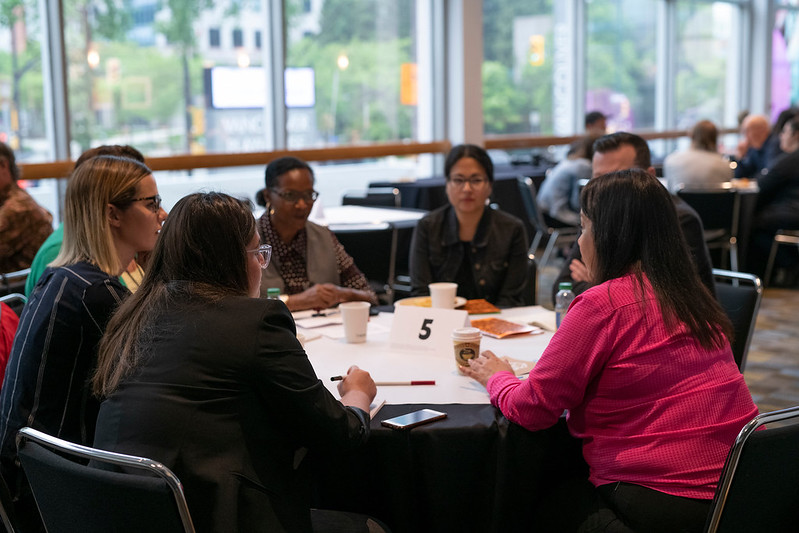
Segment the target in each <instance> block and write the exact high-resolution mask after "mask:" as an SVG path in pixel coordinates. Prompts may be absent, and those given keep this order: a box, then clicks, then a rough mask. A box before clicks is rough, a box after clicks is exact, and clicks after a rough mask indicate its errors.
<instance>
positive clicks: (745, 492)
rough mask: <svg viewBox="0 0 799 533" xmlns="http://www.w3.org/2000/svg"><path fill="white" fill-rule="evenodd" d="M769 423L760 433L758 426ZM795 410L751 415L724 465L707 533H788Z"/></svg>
mask: <svg viewBox="0 0 799 533" xmlns="http://www.w3.org/2000/svg"><path fill="white" fill-rule="evenodd" d="M767 424H768V425H772V424H773V427H770V426H769V427H767V428H766V429H760V430H758V429H759V428H761V427H762V426H764V425H767ZM797 449H799V407H792V408H790V409H783V410H781V411H774V412H771V413H764V414H761V415H758V416H756V417H755V418H754V419H753V420H752V421H751V422H749V423H748V424H747V425H746V426H744V428H743V429H742V430H741V432H740V434H739V435H738V437H737V438H736V440H735V443H734V444H733V446H732V448H731V449H730V453H729V455H728V456H727V460H726V462H725V464H724V470H723V471H722V474H721V478H720V480H719V484H718V487H717V489H716V494H715V497H714V498H713V505H712V507H711V512H710V514H709V516H708V520H707V523H706V528H705V530H706V531H707V532H708V533H739V532H740V533H743V532H752V531H768V532H769V533H782V532H786V533H787V532H794V531H796V530H797V523H799V461H797V460H796V450H797Z"/></svg>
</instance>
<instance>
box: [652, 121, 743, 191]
mask: <svg viewBox="0 0 799 533" xmlns="http://www.w3.org/2000/svg"><path fill="white" fill-rule="evenodd" d="M690 136H691V147H690V148H689V149H688V150H685V151H682V152H674V153H671V154H669V155H668V156H666V159H665V160H664V161H663V177H664V178H666V187H667V188H668V189H669V192H671V193H672V194H676V193H677V191H678V190H680V188H681V187H682V186H685V187H708V186H710V187H712V186H715V185H719V184H721V183H725V182H728V181H730V180H731V179H732V178H733V171H732V169H731V168H730V164H729V163H728V162H727V160H726V159H724V158H723V157H722V156H721V155H720V154H719V152H718V130H717V129H716V125H715V124H713V123H712V122H711V121H709V120H700V121H699V122H697V123H696V124H694V127H693V128H691V131H690Z"/></svg>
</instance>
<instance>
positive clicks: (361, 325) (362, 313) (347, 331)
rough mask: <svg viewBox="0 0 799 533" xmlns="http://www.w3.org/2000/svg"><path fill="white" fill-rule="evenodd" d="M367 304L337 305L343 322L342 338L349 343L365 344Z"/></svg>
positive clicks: (347, 303) (367, 315)
mask: <svg viewBox="0 0 799 533" xmlns="http://www.w3.org/2000/svg"><path fill="white" fill-rule="evenodd" d="M370 305H371V304H369V302H344V303H341V304H339V306H338V309H339V311H341V319H342V321H343V322H344V336H345V337H346V339H347V342H349V343H358V342H366V324H367V323H368V322H369V307H370Z"/></svg>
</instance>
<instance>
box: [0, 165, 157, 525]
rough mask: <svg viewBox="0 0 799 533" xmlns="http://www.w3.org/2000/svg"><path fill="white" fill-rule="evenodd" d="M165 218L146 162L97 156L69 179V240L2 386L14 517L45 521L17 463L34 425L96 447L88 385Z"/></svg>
mask: <svg viewBox="0 0 799 533" xmlns="http://www.w3.org/2000/svg"><path fill="white" fill-rule="evenodd" d="M165 217H166V213H164V211H163V209H161V208H160V205H159V196H158V187H157V186H156V183H155V179H154V178H153V175H152V172H151V171H150V169H149V168H147V167H146V166H145V165H144V164H142V163H139V162H138V161H134V160H132V159H127V158H121V157H116V156H107V155H104V156H97V157H94V158H92V159H91V160H89V161H87V162H86V163H84V164H83V165H81V166H79V167H78V168H77V169H75V171H74V172H73V173H72V176H71V177H70V179H69V182H68V183H67V190H66V195H65V201H64V242H63V245H62V246H61V251H60V252H59V254H58V256H57V257H56V258H55V260H53V262H52V263H51V264H50V267H49V268H47V269H46V270H45V271H44V274H42V278H41V280H40V281H39V283H38V284H37V285H36V288H35V289H34V290H33V293H32V294H31V297H30V299H29V300H28V302H27V304H25V307H24V308H23V310H22V315H21V317H20V322H19V327H18V329H17V335H16V337H15V338H14V344H13V347H12V350H11V357H10V358H9V360H8V366H7V367H6V374H5V378H4V380H3V386H2V390H0V473H1V474H2V477H3V479H4V480H5V482H6V484H7V485H8V487H9V489H10V490H11V492H12V496H14V497H15V498H16V499H17V502H18V505H17V509H16V510H17V511H18V512H17V513H16V514H17V516H18V517H24V518H25V519H27V520H29V521H32V523H36V522H38V521H39V517H38V512H37V511H36V507H35V503H34V501H33V497H32V496H31V494H30V492H29V491H30V489H29V488H28V487H27V483H26V481H25V478H24V474H23V472H22V470H21V469H20V467H19V463H18V462H17V458H16V455H17V454H16V440H15V439H16V435H17V431H18V430H19V429H20V428H22V427H25V426H30V427H32V428H34V429H38V430H40V431H43V432H45V433H48V434H50V435H54V436H56V437H59V438H62V439H66V440H68V441H71V442H75V443H78V444H85V445H88V446H91V444H92V440H93V438H94V427H95V422H96V419H97V412H98V410H99V407H100V402H99V401H98V400H97V399H96V398H94V396H93V395H92V393H91V389H90V387H89V385H88V379H89V377H90V373H91V372H92V370H93V369H94V367H95V364H96V357H97V345H98V344H99V342H100V337H101V336H102V334H103V331H104V329H105V325H106V323H107V322H108V319H109V318H110V316H111V313H112V312H113V311H114V310H115V309H116V307H117V306H118V305H119V303H120V302H122V301H123V300H124V299H125V298H126V297H127V296H128V295H129V294H130V292H129V291H128V290H127V289H126V288H125V287H123V286H122V285H121V284H120V282H119V275H120V274H121V273H122V271H123V269H124V267H125V265H128V264H129V263H130V262H131V261H132V260H133V257H134V256H135V255H136V252H138V251H141V250H152V248H153V246H155V242H156V240H157V239H158V232H159V231H160V230H161V224H162V223H163V221H164V218H165Z"/></svg>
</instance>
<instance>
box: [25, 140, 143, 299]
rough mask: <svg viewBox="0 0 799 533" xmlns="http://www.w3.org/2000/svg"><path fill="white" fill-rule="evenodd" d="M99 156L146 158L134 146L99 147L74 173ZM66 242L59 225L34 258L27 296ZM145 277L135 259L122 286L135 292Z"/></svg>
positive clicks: (77, 163)
mask: <svg viewBox="0 0 799 533" xmlns="http://www.w3.org/2000/svg"><path fill="white" fill-rule="evenodd" d="M98 155H115V156H118V157H127V158H129V159H134V160H136V161H138V162H139V163H144V156H143V155H142V154H141V152H139V151H138V150H136V149H135V148H133V147H132V146H128V145H119V144H112V145H108V144H105V145H102V146H97V147H95V148H90V149H89V150H86V151H85V152H83V153H82V154H81V156H80V157H79V158H78V160H77V161H75V166H74V167H73V169H72V170H73V172H74V171H75V169H76V168H78V167H79V166H81V165H82V164H83V163H85V162H86V161H88V160H89V159H91V158H92V157H96V156H98ZM63 241H64V223H63V222H62V223H61V224H59V225H58V227H57V228H56V230H55V231H54V232H53V233H52V234H51V235H50V236H49V237H47V239H46V240H45V241H44V243H42V245H41V247H40V248H39V251H37V252H36V256H35V257H34V258H33V262H32V263H31V272H30V274H28V278H27V279H26V280H25V295H26V296H30V294H31V293H32V292H33V288H34V287H35V286H36V282H38V281H39V278H41V277H42V273H43V272H44V269H45V268H47V265H49V264H50V263H51V262H52V261H53V259H55V258H56V257H57V256H58V252H59V251H60V250H61V243H62V242H63ZM142 275H143V271H142V268H141V265H140V264H139V263H137V262H136V260H135V259H134V260H133V261H132V262H131V264H130V265H128V266H127V268H126V269H125V272H123V273H122V276H121V280H122V284H123V285H125V286H126V287H127V288H128V289H130V290H131V291H133V290H135V289H136V287H137V286H138V283H137V280H141V276H142Z"/></svg>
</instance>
